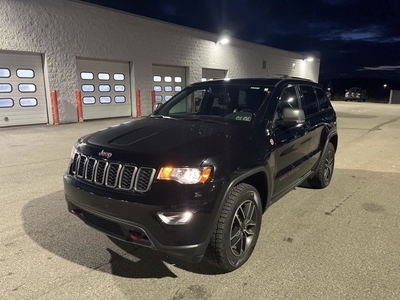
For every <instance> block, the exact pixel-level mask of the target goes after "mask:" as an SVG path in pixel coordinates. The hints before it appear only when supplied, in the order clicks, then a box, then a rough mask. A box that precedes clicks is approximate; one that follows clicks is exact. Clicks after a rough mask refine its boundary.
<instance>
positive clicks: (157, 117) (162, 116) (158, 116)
mask: <svg viewBox="0 0 400 300" xmlns="http://www.w3.org/2000/svg"><path fill="white" fill-rule="evenodd" d="M150 118H156V119H169V120H178V119H177V118H173V117H170V116H164V115H151V116H150Z"/></svg>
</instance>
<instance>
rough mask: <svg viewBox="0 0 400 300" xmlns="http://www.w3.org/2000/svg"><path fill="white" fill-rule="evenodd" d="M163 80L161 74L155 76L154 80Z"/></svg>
mask: <svg viewBox="0 0 400 300" xmlns="http://www.w3.org/2000/svg"><path fill="white" fill-rule="evenodd" d="M161 80H162V78H161V76H158V75H156V76H153V81H154V82H161Z"/></svg>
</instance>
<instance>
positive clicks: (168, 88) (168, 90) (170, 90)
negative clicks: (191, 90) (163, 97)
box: [164, 85, 172, 92]
mask: <svg viewBox="0 0 400 300" xmlns="http://www.w3.org/2000/svg"><path fill="white" fill-rule="evenodd" d="M164 90H165V91H166V92H172V86H170V85H166V86H165V87H164Z"/></svg>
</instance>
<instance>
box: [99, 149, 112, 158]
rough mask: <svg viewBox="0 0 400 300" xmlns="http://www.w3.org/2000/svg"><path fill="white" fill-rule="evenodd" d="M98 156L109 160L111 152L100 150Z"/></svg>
mask: <svg viewBox="0 0 400 300" xmlns="http://www.w3.org/2000/svg"><path fill="white" fill-rule="evenodd" d="M99 156H103V157H106V158H110V157H111V156H112V153H111V152H106V151H104V150H101V151H100V152H99Z"/></svg>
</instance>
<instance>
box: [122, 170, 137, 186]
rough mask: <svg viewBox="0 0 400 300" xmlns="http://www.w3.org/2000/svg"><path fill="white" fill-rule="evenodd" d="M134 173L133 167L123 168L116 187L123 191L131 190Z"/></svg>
mask: <svg viewBox="0 0 400 300" xmlns="http://www.w3.org/2000/svg"><path fill="white" fill-rule="evenodd" d="M136 171H137V168H136V167H134V166H130V165H125V166H123V167H122V171H121V176H120V181H119V185H118V187H119V188H120V189H123V190H131V189H132V187H133V182H134V179H135V175H136Z"/></svg>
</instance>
